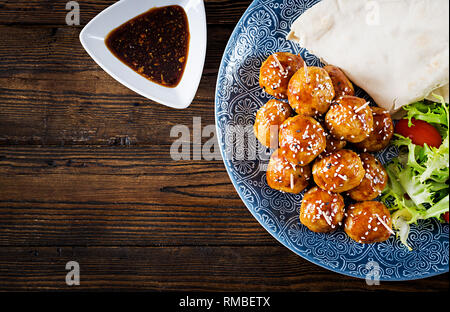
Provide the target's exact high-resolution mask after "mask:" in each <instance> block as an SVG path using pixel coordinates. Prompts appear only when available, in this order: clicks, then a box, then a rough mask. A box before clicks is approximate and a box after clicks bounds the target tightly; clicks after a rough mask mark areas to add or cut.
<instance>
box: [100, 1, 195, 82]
mask: <svg viewBox="0 0 450 312" xmlns="http://www.w3.org/2000/svg"><path fill="white" fill-rule="evenodd" d="M189 39H190V34H189V24H188V19H187V15H186V12H185V11H184V9H183V8H182V7H181V6H178V5H172V6H166V7H161V8H153V9H151V10H149V11H147V12H145V13H143V14H141V15H139V16H137V17H135V18H133V19H132V20H130V21H128V22H126V23H125V24H123V25H121V26H119V27H118V28H116V29H114V30H113V31H111V32H110V33H109V34H108V36H107V37H106V39H105V43H106V45H107V47H108V49H109V50H110V51H111V52H112V53H113V54H114V55H115V56H116V57H117V58H118V59H120V60H121V61H122V62H123V63H125V64H126V65H128V66H129V67H131V68H132V69H133V70H134V71H136V72H137V73H139V74H140V75H142V76H144V77H145V78H147V79H149V80H150V81H152V82H154V83H157V84H159V85H162V86H165V87H169V88H174V87H176V86H177V85H178V84H179V83H180V81H181V78H182V77H183V73H184V69H185V66H186V62H187V57H188V52H189Z"/></svg>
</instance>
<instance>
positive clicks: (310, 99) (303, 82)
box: [288, 66, 334, 116]
mask: <svg viewBox="0 0 450 312" xmlns="http://www.w3.org/2000/svg"><path fill="white" fill-rule="evenodd" d="M333 98H334V88H333V83H332V81H331V78H330V76H329V75H328V73H327V71H326V70H325V69H323V68H319V67H306V66H305V67H303V68H301V69H299V70H298V71H297V72H296V73H295V74H294V76H292V78H291V81H290V82H289V88H288V99H289V104H291V106H292V108H293V109H294V110H295V111H296V112H297V113H298V114H300V115H304V116H316V115H320V114H325V113H326V112H327V111H328V109H329V108H330V105H331V102H332V101H333Z"/></svg>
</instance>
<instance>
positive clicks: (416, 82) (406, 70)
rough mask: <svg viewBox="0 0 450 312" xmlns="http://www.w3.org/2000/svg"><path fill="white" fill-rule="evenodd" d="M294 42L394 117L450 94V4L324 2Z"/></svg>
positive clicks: (432, 0) (300, 22) (304, 20)
mask: <svg viewBox="0 0 450 312" xmlns="http://www.w3.org/2000/svg"><path fill="white" fill-rule="evenodd" d="M287 38H288V39H289V40H293V41H295V42H298V43H299V44H300V46H301V47H304V48H306V49H307V50H309V52H311V53H313V54H315V55H316V56H318V57H319V58H321V59H322V61H324V62H325V63H327V64H332V65H335V66H338V67H340V68H341V69H342V70H343V71H344V72H345V74H346V75H347V76H348V77H349V78H350V80H352V81H353V82H354V83H355V84H356V85H358V86H359V87H361V88H362V89H364V90H365V91H366V92H367V93H368V94H369V95H370V96H371V97H372V98H373V99H374V100H375V101H376V103H377V104H378V105H379V106H381V107H383V108H385V109H387V110H388V111H390V112H391V113H394V112H396V111H398V110H399V109H400V108H401V107H403V106H405V105H407V104H410V103H413V102H415V101H419V100H423V99H424V98H429V99H431V100H436V99H435V98H434V97H433V96H431V94H432V93H433V91H435V92H436V93H439V94H441V95H444V96H446V101H447V102H448V94H449V91H448V90H449V0H323V1H321V2H319V3H318V4H316V5H314V6H313V7H312V8H310V9H309V10H307V11H306V12H305V13H304V14H303V15H301V16H300V17H299V18H298V19H297V20H296V21H295V22H294V23H293V25H292V29H291V32H290V34H289V35H288V36H287Z"/></svg>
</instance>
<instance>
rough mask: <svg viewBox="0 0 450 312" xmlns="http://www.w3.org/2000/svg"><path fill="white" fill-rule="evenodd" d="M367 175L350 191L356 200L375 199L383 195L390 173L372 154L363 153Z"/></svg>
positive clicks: (362, 157)
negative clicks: (388, 173)
mask: <svg viewBox="0 0 450 312" xmlns="http://www.w3.org/2000/svg"><path fill="white" fill-rule="evenodd" d="M361 160H362V163H363V166H364V170H365V171H366V175H365V176H364V179H363V180H362V182H361V184H360V185H359V186H357V187H356V188H354V189H353V190H351V191H349V195H350V197H351V198H352V199H354V200H356V201H366V200H373V199H375V198H377V197H378V196H380V195H381V193H382V192H383V191H384V189H385V188H386V186H387V183H388V175H387V172H386V169H384V167H383V165H382V164H381V163H380V162H379V161H378V160H377V159H376V158H375V157H374V156H372V155H371V154H367V153H364V154H361Z"/></svg>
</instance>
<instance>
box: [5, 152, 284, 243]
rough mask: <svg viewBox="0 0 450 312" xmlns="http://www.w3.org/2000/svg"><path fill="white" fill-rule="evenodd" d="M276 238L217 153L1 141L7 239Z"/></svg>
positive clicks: (218, 240)
mask: <svg viewBox="0 0 450 312" xmlns="http://www.w3.org/2000/svg"><path fill="white" fill-rule="evenodd" d="M175 244H181V245H196V244H199V245H209V244H212V245H214V244H226V245H233V244H254V245H268V244H269V245H274V244H277V242H276V241H275V240H274V239H273V238H272V237H271V236H270V235H269V234H268V233H266V232H265V230H264V229H263V228H262V227H261V226H260V225H259V224H258V222H257V221H256V220H255V219H254V218H253V217H252V216H251V214H250V213H249V212H248V210H247V209H246V208H245V206H244V205H243V203H242V201H241V200H240V199H239V196H238V195H237V193H236V191H235V190H234V188H233V186H232V185H231V183H230V180H229V178H228V175H227V174H226V172H225V169H224V167H223V164H222V163H221V162H219V161H213V162H209V161H173V160H172V159H171V158H170V152H169V148H168V147H165V146H162V147H156V146H154V147H141V148H89V147H73V148H68V147H65V148H31V147H2V148H0V245H14V246H18V245H40V246H48V245H64V246H69V245H90V246H92V245H102V246H122V245H138V246H148V245H151V246H155V245H156V246H159V245H175Z"/></svg>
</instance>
